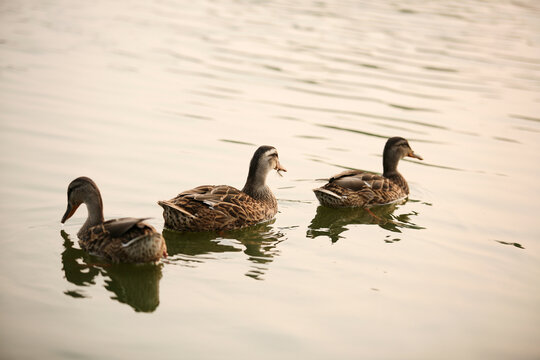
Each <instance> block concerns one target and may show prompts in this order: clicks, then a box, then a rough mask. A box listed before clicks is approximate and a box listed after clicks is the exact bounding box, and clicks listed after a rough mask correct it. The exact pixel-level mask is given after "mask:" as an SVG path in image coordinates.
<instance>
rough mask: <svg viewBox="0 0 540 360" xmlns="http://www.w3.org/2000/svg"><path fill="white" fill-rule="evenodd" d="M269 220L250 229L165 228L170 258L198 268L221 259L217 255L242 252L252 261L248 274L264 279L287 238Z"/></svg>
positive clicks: (164, 234) (164, 232) (257, 278)
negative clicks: (176, 229)
mask: <svg viewBox="0 0 540 360" xmlns="http://www.w3.org/2000/svg"><path fill="white" fill-rule="evenodd" d="M272 223H273V221H271V222H266V223H263V224H258V225H255V226H252V227H249V228H248V229H242V230H234V231H226V232H178V231H175V230H169V229H163V237H164V238H165V241H166V242H167V252H168V254H169V261H171V262H180V263H181V264H182V265H184V266H191V267H195V266H197V265H198V264H200V263H204V262H206V261H208V260H213V259H216V258H217V256H216V255H217V254H224V253H230V252H241V251H243V252H244V254H246V255H247V259H248V260H249V261H250V262H251V266H250V269H249V270H248V272H247V273H246V276H249V277H251V278H253V279H256V280H263V276H264V274H265V273H266V271H267V270H268V265H269V264H270V263H271V262H272V261H273V258H274V257H275V256H277V255H279V250H278V249H277V245H278V244H279V243H280V242H281V241H283V240H285V239H284V234H283V233H281V232H280V231H276V230H275V229H274V228H273V227H272V226H271V224H272Z"/></svg>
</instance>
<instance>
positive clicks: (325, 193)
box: [313, 137, 423, 208]
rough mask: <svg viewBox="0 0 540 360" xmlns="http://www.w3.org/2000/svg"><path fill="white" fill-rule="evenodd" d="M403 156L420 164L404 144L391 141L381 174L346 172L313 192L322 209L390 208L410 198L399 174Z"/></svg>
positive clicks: (417, 157)
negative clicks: (379, 206) (398, 168)
mask: <svg viewBox="0 0 540 360" xmlns="http://www.w3.org/2000/svg"><path fill="white" fill-rule="evenodd" d="M405 156H409V157H412V158H416V159H419V160H423V159H422V157H421V156H420V155H417V154H415V153H414V151H413V150H412V149H411V147H410V146H409V143H408V141H407V140H405V139H404V138H401V137H392V138H390V139H388V141H386V145H385V147H384V152H383V174H382V176H381V175H377V174H373V173H369V172H364V171H361V170H348V171H344V172H342V173H339V174H337V175H334V176H333V177H331V178H330V180H329V181H328V183H327V184H325V185H324V186H322V187H320V188H317V189H313V191H314V192H315V196H317V199H318V200H319V202H320V203H321V205H324V206H327V207H333V208H341V207H363V208H369V207H371V206H374V205H383V204H390V203H393V202H397V201H400V200H402V199H405V198H406V197H407V196H408V195H409V185H408V184H407V181H405V178H404V177H403V176H402V175H401V174H400V173H399V172H398V170H397V165H398V162H399V160H401V159H403V158H404V157H405Z"/></svg>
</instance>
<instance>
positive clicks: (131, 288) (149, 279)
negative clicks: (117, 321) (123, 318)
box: [60, 230, 162, 312]
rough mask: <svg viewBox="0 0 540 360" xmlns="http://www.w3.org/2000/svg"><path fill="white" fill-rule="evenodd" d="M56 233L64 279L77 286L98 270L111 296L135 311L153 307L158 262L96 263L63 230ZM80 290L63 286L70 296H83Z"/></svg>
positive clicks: (84, 284) (156, 300)
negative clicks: (60, 245) (59, 236)
mask: <svg viewBox="0 0 540 360" xmlns="http://www.w3.org/2000/svg"><path fill="white" fill-rule="evenodd" d="M60 234H61V236H62V238H63V239H64V251H63V252H62V270H63V271H64V274H65V277H66V280H67V281H69V282H70V283H72V284H74V285H77V286H78V287H87V286H91V285H95V284H96V282H95V279H96V276H98V275H100V274H101V275H102V276H103V277H105V288H106V289H107V290H109V291H110V292H112V293H113V294H114V296H113V297H111V299H113V300H117V301H119V302H121V303H124V304H128V305H129V306H131V307H132V308H133V310H135V311H137V312H139V311H140V312H153V311H154V310H156V309H157V307H158V305H159V281H160V279H161V276H162V275H161V265H159V264H108V263H96V262H95V260H96V259H98V258H96V257H93V256H91V255H88V253H86V252H85V251H83V250H81V249H77V248H74V247H73V242H72V241H71V239H70V238H69V235H68V234H67V233H66V232H65V231H64V230H62V231H61V232H60ZM98 261H99V260H98ZM82 290H83V289H82V288H81V289H77V290H67V291H65V292H64V293H65V294H66V295H68V296H71V297H74V298H86V297H87V296H86V295H85V294H84V292H83V291H82Z"/></svg>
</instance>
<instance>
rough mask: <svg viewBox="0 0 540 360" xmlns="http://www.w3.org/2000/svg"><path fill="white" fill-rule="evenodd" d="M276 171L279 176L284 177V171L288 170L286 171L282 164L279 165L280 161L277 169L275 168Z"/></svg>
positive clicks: (277, 163)
mask: <svg viewBox="0 0 540 360" xmlns="http://www.w3.org/2000/svg"><path fill="white" fill-rule="evenodd" d="M274 169H275V170H276V171H277V173H278V174H279V176H283V175H282V174H281V172H282V171H284V172H287V169H285V168H284V167H283V166H281V164H280V163H279V161H277V162H276V167H275V168H274Z"/></svg>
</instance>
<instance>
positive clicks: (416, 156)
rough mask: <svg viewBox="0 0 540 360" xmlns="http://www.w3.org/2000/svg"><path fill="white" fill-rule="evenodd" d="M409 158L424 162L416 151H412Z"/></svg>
mask: <svg viewBox="0 0 540 360" xmlns="http://www.w3.org/2000/svg"><path fill="white" fill-rule="evenodd" d="M407 156H408V157H412V158H415V159H418V160H424V159H423V158H422V157H421V156H420V155H418V154H415V153H414V151H411V152H410V153H408V154H407Z"/></svg>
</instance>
